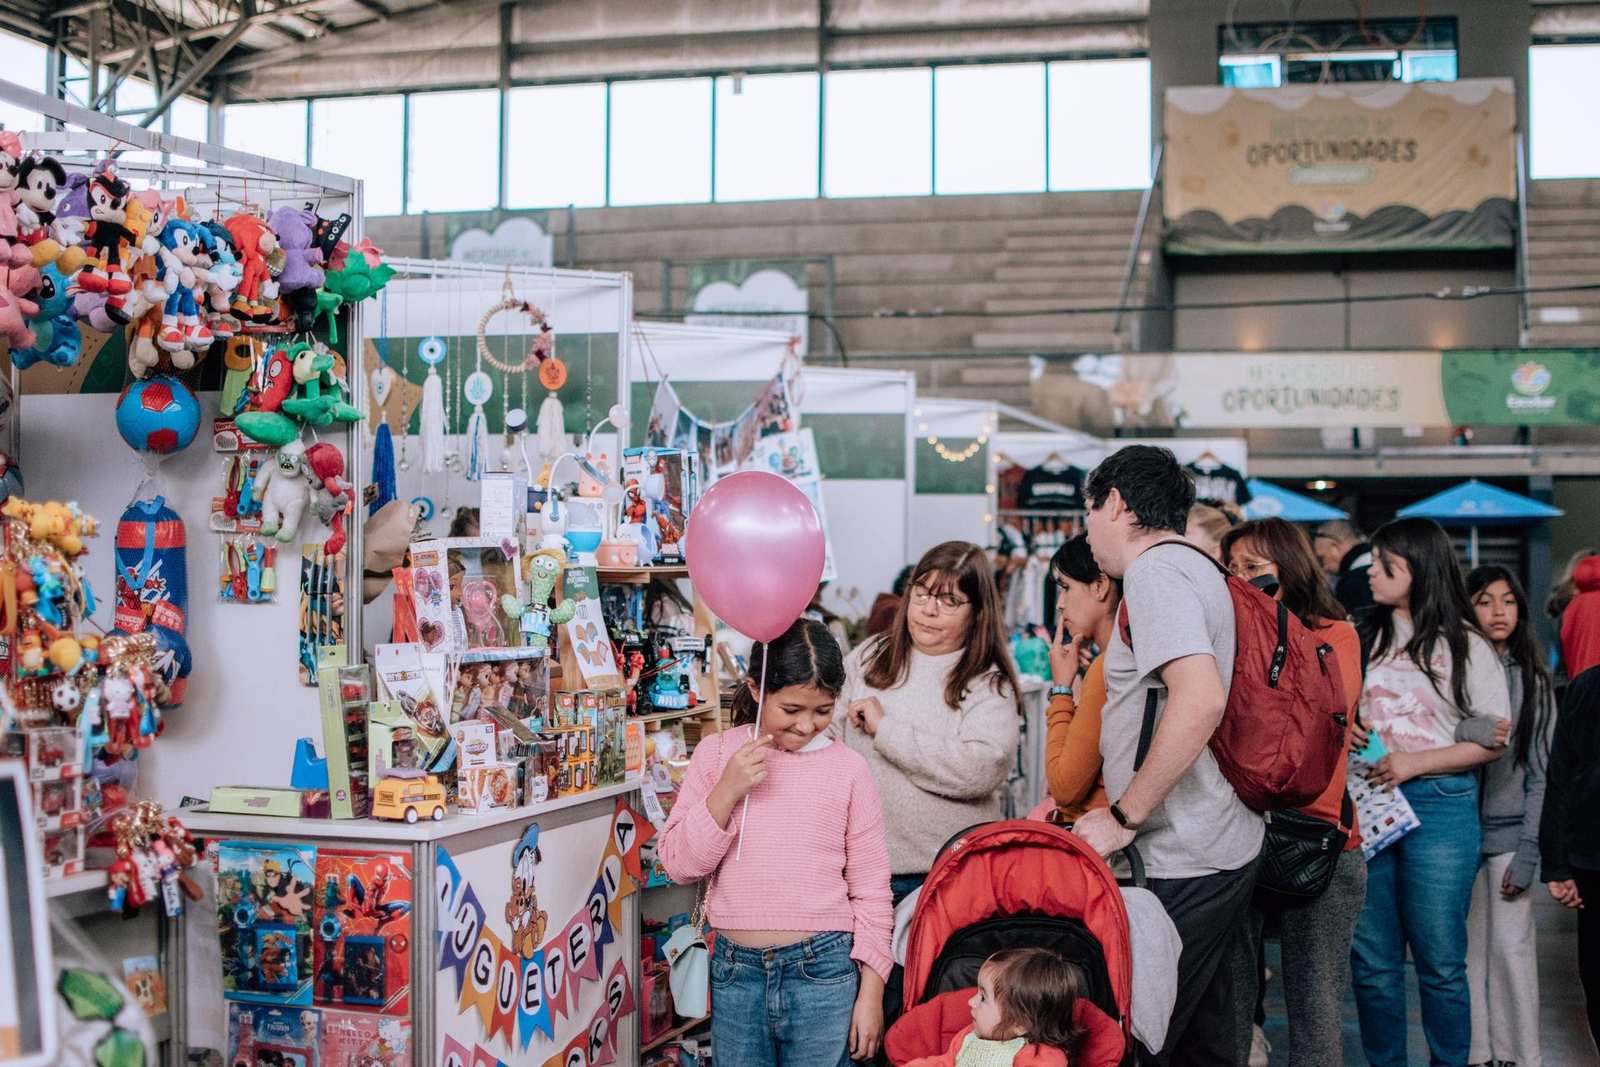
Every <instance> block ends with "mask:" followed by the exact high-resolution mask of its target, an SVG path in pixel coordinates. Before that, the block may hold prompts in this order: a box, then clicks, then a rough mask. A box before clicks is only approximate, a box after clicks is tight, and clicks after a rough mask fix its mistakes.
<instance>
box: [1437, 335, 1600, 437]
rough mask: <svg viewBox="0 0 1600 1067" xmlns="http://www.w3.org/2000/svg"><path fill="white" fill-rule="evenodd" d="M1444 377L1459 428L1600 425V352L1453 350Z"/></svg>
mask: <svg viewBox="0 0 1600 1067" xmlns="http://www.w3.org/2000/svg"><path fill="white" fill-rule="evenodd" d="M1440 377H1441V382H1442V387H1443V389H1444V403H1445V408H1446V410H1448V411H1449V413H1450V421H1451V422H1452V423H1455V424H1457V425H1469V426H1470V425H1477V426H1592V425H1596V424H1600V349H1595V348H1480V349H1453V350H1451V351H1449V352H1446V353H1444V360H1443V365H1442V367H1441V369H1440Z"/></svg>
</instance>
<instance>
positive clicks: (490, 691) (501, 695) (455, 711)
mask: <svg viewBox="0 0 1600 1067" xmlns="http://www.w3.org/2000/svg"><path fill="white" fill-rule="evenodd" d="M549 710H550V661H549V660H548V659H547V658H546V656H545V652H544V649H542V648H507V649H484V650H481V651H477V652H468V653H467V654H465V655H464V656H462V657H461V669H460V671H459V672H458V673H457V674H456V684H455V688H454V690H453V691H452V693H451V699H450V720H451V721H452V722H459V721H460V720H462V719H482V718H487V717H489V716H490V714H491V713H495V712H498V713H499V715H498V716H496V717H503V718H509V719H531V718H539V719H543V718H544V717H545V716H546V715H547V714H548V713H549Z"/></svg>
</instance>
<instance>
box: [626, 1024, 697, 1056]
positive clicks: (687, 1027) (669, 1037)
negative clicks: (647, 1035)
mask: <svg viewBox="0 0 1600 1067" xmlns="http://www.w3.org/2000/svg"><path fill="white" fill-rule="evenodd" d="M710 1021H711V1016H709V1015H702V1016H701V1017H700V1018H698V1019H690V1020H689V1021H688V1022H685V1023H679V1024H678V1025H677V1026H674V1027H673V1028H672V1029H671V1030H668V1031H667V1032H666V1033H664V1034H662V1035H661V1036H660V1037H658V1038H656V1039H655V1040H654V1041H652V1042H650V1043H649V1044H648V1045H646V1046H644V1048H642V1049H640V1050H639V1051H640V1052H641V1053H645V1052H654V1051H655V1050H656V1049H658V1048H660V1047H661V1046H662V1045H667V1044H670V1043H672V1042H673V1041H676V1040H678V1038H680V1037H682V1036H683V1035H684V1034H687V1033H688V1032H689V1031H691V1030H697V1029H699V1028H700V1027H702V1026H704V1025H705V1024H706V1023H709V1022H710Z"/></svg>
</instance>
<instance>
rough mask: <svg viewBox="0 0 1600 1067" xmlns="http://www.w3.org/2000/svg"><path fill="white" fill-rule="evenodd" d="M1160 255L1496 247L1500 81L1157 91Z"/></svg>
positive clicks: (1501, 237) (1509, 146) (1512, 195)
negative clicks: (1162, 98) (1161, 167)
mask: <svg viewBox="0 0 1600 1067" xmlns="http://www.w3.org/2000/svg"><path fill="white" fill-rule="evenodd" d="M1165 116H1166V118H1165V123H1166V161H1165V175H1164V181H1163V189H1164V194H1163V195H1164V201H1163V205H1164V210H1165V214H1166V219H1167V223H1166V225H1167V230H1166V249H1167V251H1168V252H1172V253H1175V254H1183V255H1205V254H1237V253H1258V252H1259V253H1268V252H1276V253H1281V252H1327V251H1379V250H1402V249H1480V248H1509V247H1511V245H1512V242H1513V232H1514V231H1513V226H1514V222H1515V210H1514V205H1515V201H1516V155H1515V153H1516V149H1515V141H1514V135H1515V127H1516V95H1515V91H1514V89H1513V86H1512V82H1511V80H1510V79H1508V78H1473V79H1467V80H1463V81H1456V82H1419V83H1416V84H1406V83H1403V82H1378V83H1360V84H1338V85H1291V86H1283V87H1280V88H1275V89H1226V88H1215V87H1204V88H1178V89H1169V90H1167V95H1166V108H1165Z"/></svg>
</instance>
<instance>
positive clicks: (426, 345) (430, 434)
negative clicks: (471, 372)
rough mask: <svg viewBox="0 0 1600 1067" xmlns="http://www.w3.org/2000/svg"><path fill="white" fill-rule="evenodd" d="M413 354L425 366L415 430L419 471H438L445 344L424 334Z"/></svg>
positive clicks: (440, 466)
mask: <svg viewBox="0 0 1600 1067" xmlns="http://www.w3.org/2000/svg"><path fill="white" fill-rule="evenodd" d="M417 356H418V358H420V359H421V360H422V362H424V363H426V364H427V365H428V377H427V379H426V380H425V381H424V382H423V383H422V420H421V423H420V424H419V426H418V428H417V430H418V434H419V436H421V438H422V471H423V473H424V474H438V473H440V472H441V471H443V470H444V464H445V456H444V431H445V425H444V380H443V379H442V378H440V376H439V364H440V363H442V362H444V357H445V344H444V339H443V338H440V337H424V338H423V339H422V341H421V343H420V344H418V345H417Z"/></svg>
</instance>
